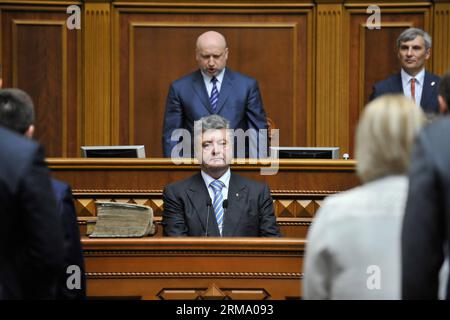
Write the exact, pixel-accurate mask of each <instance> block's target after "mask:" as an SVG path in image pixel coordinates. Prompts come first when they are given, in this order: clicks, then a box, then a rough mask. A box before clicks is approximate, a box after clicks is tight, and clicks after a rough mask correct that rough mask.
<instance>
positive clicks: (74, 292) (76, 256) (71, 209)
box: [52, 179, 86, 299]
mask: <svg viewBox="0 0 450 320" xmlns="http://www.w3.org/2000/svg"><path fill="white" fill-rule="evenodd" d="M52 187H53V192H54V194H55V196H56V203H57V208H58V213H59V215H60V217H61V219H62V223H63V228H64V252H65V254H64V268H63V269H62V270H61V278H60V280H59V286H58V288H57V295H56V298H57V299H84V298H85V297H86V275H85V268H84V259H83V253H82V249H81V241H80V231H79V228H78V222H77V215H76V212H75V206H74V204H73V197H72V191H71V190H70V186H69V185H68V184H67V183H64V182H62V181H59V180H56V179H52ZM71 265H75V266H78V267H79V268H80V271H81V273H80V274H79V275H80V288H79V289H77V288H72V289H70V288H69V287H68V286H67V280H69V282H70V283H71V284H74V283H75V282H74V281H73V280H72V279H73V276H75V275H76V274H75V273H74V272H69V273H67V268H68V267H69V266H71Z"/></svg>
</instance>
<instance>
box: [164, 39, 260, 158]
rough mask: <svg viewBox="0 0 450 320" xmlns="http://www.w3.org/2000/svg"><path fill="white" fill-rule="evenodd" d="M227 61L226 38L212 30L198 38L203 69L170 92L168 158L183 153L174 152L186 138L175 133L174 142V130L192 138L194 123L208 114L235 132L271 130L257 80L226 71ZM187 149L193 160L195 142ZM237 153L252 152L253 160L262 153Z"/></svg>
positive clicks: (166, 129) (166, 119) (166, 135)
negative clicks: (237, 130)
mask: <svg viewBox="0 0 450 320" xmlns="http://www.w3.org/2000/svg"><path fill="white" fill-rule="evenodd" d="M227 59H228V47H227V43H226V40H225V38H224V36H223V35H221V34H220V33H218V32H215V31H208V32H205V33H203V34H202V35H200V36H199V37H198V39H197V48H196V60H197V63H198V66H199V70H197V71H195V72H193V73H191V74H189V75H187V76H184V77H183V78H181V79H178V80H176V81H174V82H173V83H172V84H171V86H170V89H169V94H168V97H167V102H166V111H165V115H164V128H163V152H164V157H178V156H180V152H179V150H178V149H175V150H173V149H174V147H175V146H176V145H177V144H178V143H180V140H182V139H180V135H177V133H176V132H175V136H174V137H173V139H174V140H172V134H173V133H174V130H176V129H184V130H185V132H186V133H188V135H189V137H190V138H192V137H193V136H194V121H196V120H198V119H200V118H201V117H204V116H207V115H211V114H218V115H220V116H222V117H224V118H225V119H227V120H228V121H229V122H230V126H231V129H242V130H244V131H246V130H248V129H254V130H256V131H258V130H260V129H267V127H268V126H267V120H266V113H265V111H264V108H263V104H262V99H261V94H260V92H259V87H258V83H257V81H256V80H255V79H252V78H250V77H247V76H245V75H243V74H240V73H237V72H233V71H231V70H230V69H228V68H225V66H226V62H227ZM183 139H188V138H187V137H183ZM256 140H257V138H254V139H253V140H252V142H249V144H250V143H251V144H250V146H255V147H256V146H257V143H258V142H257V141H256ZM184 142H185V143H186V141H184ZM185 147H186V148H185V149H184V150H183V151H184V153H183V154H182V155H183V156H184V157H186V156H189V157H192V154H191V152H192V150H193V149H192V148H193V144H192V141H188V143H186V145H185ZM189 148H190V150H186V149H189ZM246 150H249V151H246ZM186 151H191V152H189V153H187V152H186ZM235 151H237V154H238V155H239V156H242V157H243V156H245V155H246V154H245V153H247V155H248V154H249V152H250V154H249V155H250V157H255V158H256V157H257V154H258V153H257V150H256V148H252V147H248V145H247V146H246V147H245V150H243V149H240V150H235Z"/></svg>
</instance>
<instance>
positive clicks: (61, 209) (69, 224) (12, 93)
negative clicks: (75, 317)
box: [0, 89, 86, 299]
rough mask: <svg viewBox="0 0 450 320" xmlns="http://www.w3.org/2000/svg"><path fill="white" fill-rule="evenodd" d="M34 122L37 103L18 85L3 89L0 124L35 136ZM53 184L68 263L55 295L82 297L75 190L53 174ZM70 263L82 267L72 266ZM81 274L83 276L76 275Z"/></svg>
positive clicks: (84, 287) (83, 275)
mask: <svg viewBox="0 0 450 320" xmlns="http://www.w3.org/2000/svg"><path fill="white" fill-rule="evenodd" d="M33 123H34V107H33V102H32V100H31V98H30V97H29V96H28V95H27V94H26V93H25V92H23V91H21V90H18V89H4V90H0V125H2V126H4V127H6V128H8V129H10V130H13V131H15V132H16V133H19V134H22V135H24V136H26V137H27V138H29V139H32V137H33V134H34V129H35V127H34V124H33ZM51 187H52V189H51V190H52V191H53V194H54V196H55V197H56V208H57V212H58V214H59V216H60V220H62V226H63V227H64V228H63V231H64V233H63V236H64V242H63V244H64V266H63V267H61V269H60V270H59V284H58V286H57V289H56V296H55V298H56V299H82V298H84V297H85V295H86V285H85V273H84V261H83V255H82V250H81V243H80V233H79V229H78V223H77V217H76V213H75V207H74V203H73V197H72V192H71V190H70V186H69V185H67V184H66V183H64V182H62V181H59V180H56V179H53V178H52V179H51ZM69 266H76V267H71V268H79V269H76V270H75V269H70V270H68V267H69ZM77 276H79V279H76V277H77ZM68 282H69V283H68Z"/></svg>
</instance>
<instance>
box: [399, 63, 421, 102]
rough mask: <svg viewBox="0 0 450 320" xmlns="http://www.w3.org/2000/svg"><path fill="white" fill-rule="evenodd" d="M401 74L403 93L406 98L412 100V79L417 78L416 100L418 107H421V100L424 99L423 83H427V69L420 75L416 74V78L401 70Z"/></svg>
mask: <svg viewBox="0 0 450 320" xmlns="http://www.w3.org/2000/svg"><path fill="white" fill-rule="evenodd" d="M400 74H401V76H402V87H403V93H404V95H405V96H406V97H408V98H412V96H411V79H412V78H415V79H416V83H415V86H414V87H415V90H414V91H415V95H414V96H415V99H414V101H415V102H416V105H418V106H420V99H422V91H423V83H424V81H425V69H422V71H420V72H419V73H418V74H416V76H415V77H412V76H410V75H409V74H408V73H406V71H405V70H403V69H402V70H401V71H400Z"/></svg>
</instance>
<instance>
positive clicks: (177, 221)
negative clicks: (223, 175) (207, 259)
mask: <svg viewBox="0 0 450 320" xmlns="http://www.w3.org/2000/svg"><path fill="white" fill-rule="evenodd" d="M208 199H209V201H210V196H209V194H208V190H207V188H206V185H205V182H204V180H203V178H202V175H201V174H200V173H198V174H195V175H194V176H192V177H190V178H188V179H185V180H182V181H179V182H175V183H172V184H170V185H168V186H166V187H165V189H164V192H163V200H164V214H163V226H164V235H165V236H195V237H204V236H205V235H206V230H207V231H208V232H207V233H208V236H211V237H220V233H219V227H218V225H217V221H216V217H215V215H214V209H213V208H212V207H210V212H209V219H208V217H207V216H208V208H207V202H208ZM207 220H208V221H209V223H208V226H207V225H206V221H207ZM206 228H208V229H206ZM222 232H223V236H224V237H279V236H281V234H280V231H279V229H278V226H277V223H276V218H275V214H274V209H273V203H272V197H271V196H270V192H269V188H268V187H267V185H266V184H264V183H260V182H257V181H254V180H250V179H246V178H243V177H241V176H238V175H237V174H234V173H231V177H230V185H229V192H228V209H227V210H226V212H225V214H224V222H223V231H222Z"/></svg>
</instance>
